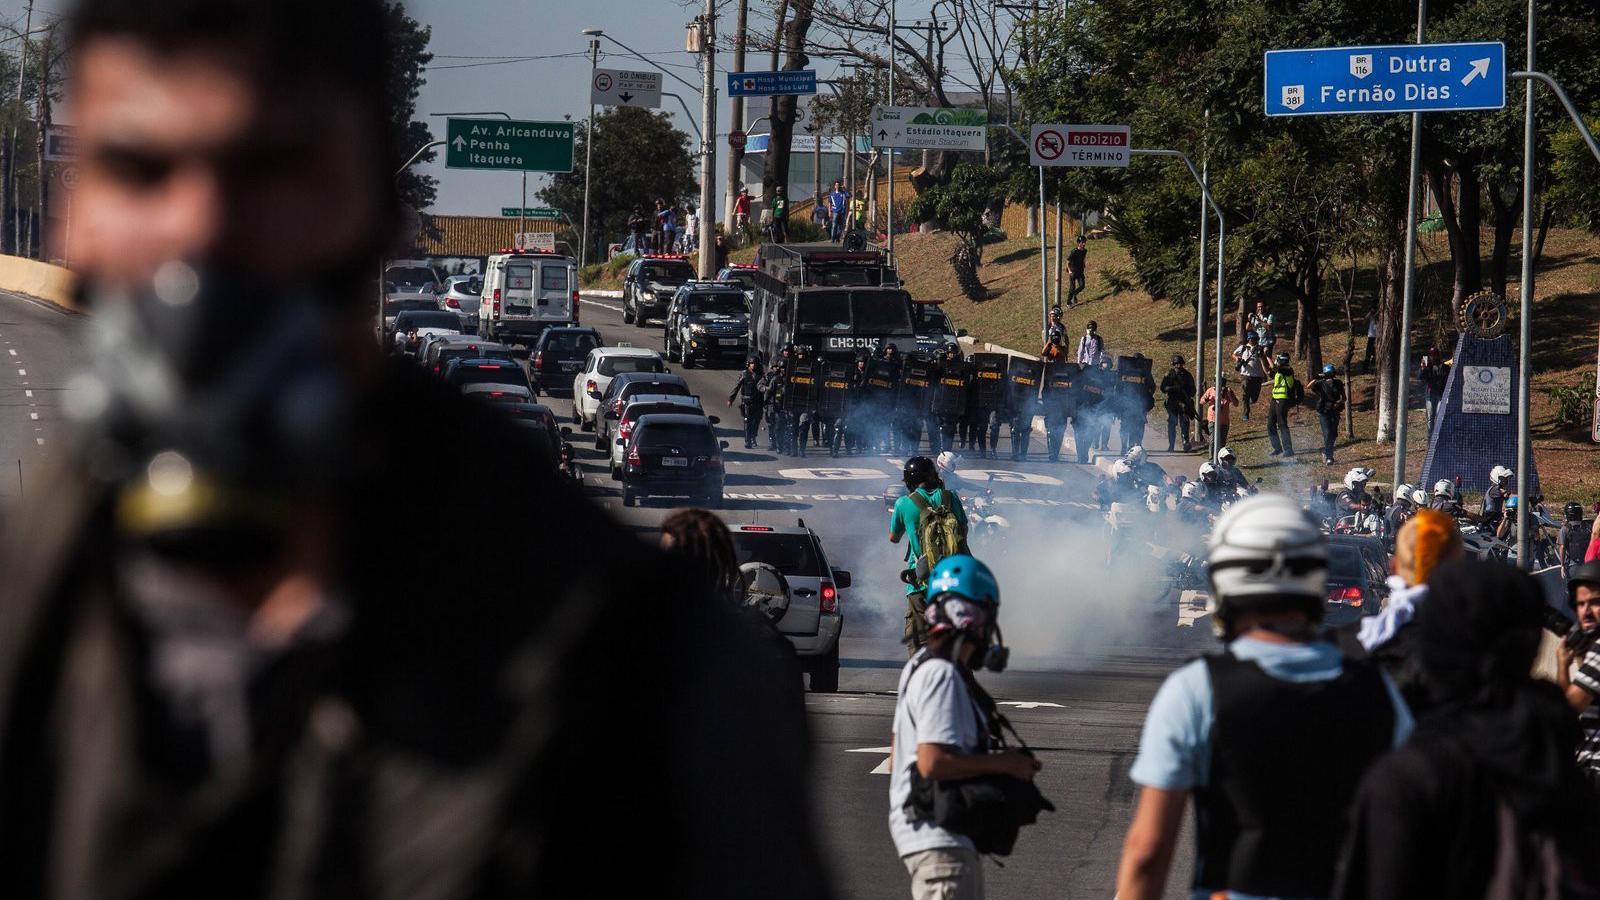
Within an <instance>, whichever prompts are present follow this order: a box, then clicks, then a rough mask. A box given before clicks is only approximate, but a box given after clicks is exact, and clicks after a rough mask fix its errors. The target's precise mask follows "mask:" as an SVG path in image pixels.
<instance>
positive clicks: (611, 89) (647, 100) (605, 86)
mask: <svg viewBox="0 0 1600 900" xmlns="http://www.w3.org/2000/svg"><path fill="white" fill-rule="evenodd" d="M589 103H590V104H591V105H595V106H637V107H648V108H650V109H659V108H660V107H661V73H660V72H630V71H625V70H623V69H595V70H594V76H593V77H592V78H591V79H590V80H589Z"/></svg>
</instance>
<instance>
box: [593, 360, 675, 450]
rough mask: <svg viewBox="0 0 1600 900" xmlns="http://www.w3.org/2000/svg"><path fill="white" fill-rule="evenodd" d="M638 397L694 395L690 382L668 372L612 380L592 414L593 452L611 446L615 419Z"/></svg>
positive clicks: (638, 374)
mask: <svg viewBox="0 0 1600 900" xmlns="http://www.w3.org/2000/svg"><path fill="white" fill-rule="evenodd" d="M641 394H670V395H674V396H679V397H688V396H690V395H691V394H693V391H690V390H689V382H687V381H685V380H684V379H683V376H682V375H673V374H671V373H667V372H630V373H628V374H626V375H618V376H617V377H616V378H613V379H611V383H610V384H609V385H606V392H605V393H604V394H602V395H601V396H600V409H599V411H598V412H597V413H595V420H594V422H595V425H594V428H595V437H594V448H595V449H596V450H604V449H606V447H607V445H609V444H610V442H611V431H612V428H613V427H614V426H615V425H616V422H617V417H618V416H621V415H622V410H623V409H624V408H625V407H627V405H628V401H629V400H632V399H633V398H634V397H636V396H639V395H641Z"/></svg>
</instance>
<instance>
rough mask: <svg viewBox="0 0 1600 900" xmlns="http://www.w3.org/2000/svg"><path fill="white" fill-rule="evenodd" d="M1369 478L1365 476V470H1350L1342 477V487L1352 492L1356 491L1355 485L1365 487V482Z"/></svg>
mask: <svg viewBox="0 0 1600 900" xmlns="http://www.w3.org/2000/svg"><path fill="white" fill-rule="evenodd" d="M1371 477H1372V476H1371V475H1369V474H1367V470H1366V469H1362V468H1355V469H1351V470H1350V471H1348V472H1346V473H1345V475H1344V486H1345V487H1347V488H1349V489H1350V490H1352V491H1353V490H1355V489H1356V486H1357V485H1365V484H1366V483H1367V480H1368V479H1369V478H1371Z"/></svg>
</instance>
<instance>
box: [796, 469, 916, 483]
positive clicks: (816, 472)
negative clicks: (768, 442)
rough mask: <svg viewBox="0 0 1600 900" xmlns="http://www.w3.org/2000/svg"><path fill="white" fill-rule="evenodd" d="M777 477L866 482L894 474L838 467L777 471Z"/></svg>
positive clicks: (801, 479)
mask: <svg viewBox="0 0 1600 900" xmlns="http://www.w3.org/2000/svg"><path fill="white" fill-rule="evenodd" d="M778 475H779V476H781V477H783V478H792V479H794V480H795V481H804V480H812V481H852V480H853V481H866V480H870V479H878V478H893V477H894V473H892V472H885V471H883V470H882V469H850V468H838V467H823V468H816V469H779V470H778Z"/></svg>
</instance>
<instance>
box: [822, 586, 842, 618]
mask: <svg viewBox="0 0 1600 900" xmlns="http://www.w3.org/2000/svg"><path fill="white" fill-rule="evenodd" d="M822 611H823V612H825V613H831V612H838V611H839V592H838V591H837V590H835V589H834V587H833V585H832V584H829V583H828V582H826V581H824V582H823V583H822Z"/></svg>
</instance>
